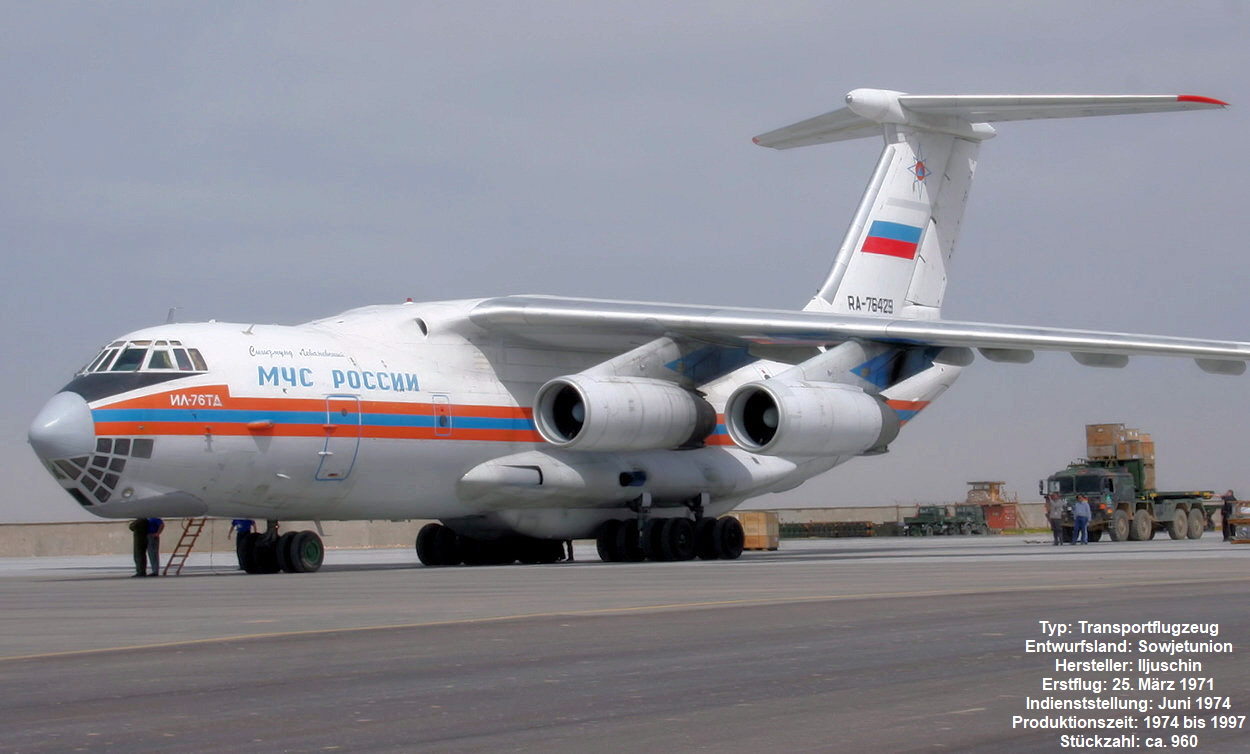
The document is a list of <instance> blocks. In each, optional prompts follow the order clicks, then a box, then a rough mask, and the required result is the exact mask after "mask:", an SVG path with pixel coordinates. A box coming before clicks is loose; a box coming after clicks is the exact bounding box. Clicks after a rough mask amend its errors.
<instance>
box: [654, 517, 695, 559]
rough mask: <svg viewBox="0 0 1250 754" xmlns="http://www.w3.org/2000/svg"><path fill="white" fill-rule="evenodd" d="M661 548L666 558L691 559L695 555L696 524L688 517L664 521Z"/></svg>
mask: <svg viewBox="0 0 1250 754" xmlns="http://www.w3.org/2000/svg"><path fill="white" fill-rule="evenodd" d="M660 549H661V551H662V552H663V554H664V559H665V560H690V559H691V558H693V557H694V525H693V524H691V523H690V519H688V518H670V519H666V520H665V521H664V527H663V529H662V530H661V533H660Z"/></svg>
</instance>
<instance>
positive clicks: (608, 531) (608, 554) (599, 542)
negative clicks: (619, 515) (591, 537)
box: [595, 518, 621, 563]
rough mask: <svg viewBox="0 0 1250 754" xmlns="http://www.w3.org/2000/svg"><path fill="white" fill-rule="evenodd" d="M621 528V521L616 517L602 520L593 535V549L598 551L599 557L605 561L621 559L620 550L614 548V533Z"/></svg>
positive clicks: (610, 561) (611, 561)
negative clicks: (595, 533) (597, 531)
mask: <svg viewBox="0 0 1250 754" xmlns="http://www.w3.org/2000/svg"><path fill="white" fill-rule="evenodd" d="M620 530H621V522H620V521H619V520H617V519H615V518H614V519H612V520H610V521H604V522H603V524H602V525H600V526H599V533H598V534H597V535H595V549H597V550H598V551H599V559H600V560H602V561H603V562H605V563H615V562H616V561H618V560H621V552H620V550H618V549H616V535H617V534H618V533H619V532H620Z"/></svg>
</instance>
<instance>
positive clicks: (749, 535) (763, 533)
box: [730, 511, 781, 550]
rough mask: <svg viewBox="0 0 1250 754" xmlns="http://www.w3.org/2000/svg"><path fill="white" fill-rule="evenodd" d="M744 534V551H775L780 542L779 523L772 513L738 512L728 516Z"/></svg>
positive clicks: (775, 515)
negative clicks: (734, 519)
mask: <svg viewBox="0 0 1250 754" xmlns="http://www.w3.org/2000/svg"><path fill="white" fill-rule="evenodd" d="M730 515H732V516H733V517H734V518H736V519H738V523H740V524H742V531H743V533H744V534H746V542H745V544H743V546H742V549H744V550H776V549H777V546H778V545H779V544H780V542H781V521H780V519H779V518H777V514H776V513H774V512H773V511H738V512H737V513H732V514H730Z"/></svg>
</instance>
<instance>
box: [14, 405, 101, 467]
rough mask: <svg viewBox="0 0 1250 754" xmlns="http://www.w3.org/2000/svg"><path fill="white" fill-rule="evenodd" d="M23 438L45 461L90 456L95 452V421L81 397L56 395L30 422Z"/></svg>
mask: <svg viewBox="0 0 1250 754" xmlns="http://www.w3.org/2000/svg"><path fill="white" fill-rule="evenodd" d="M26 436H27V438H28V439H29V440H30V445H31V447H32V448H34V449H35V453H36V454H37V455H38V456H39V457H40V458H41V459H42V460H44V461H54V460H57V459H59V458H76V457H79V456H85V455H90V454H91V452H92V451H94V450H95V440H96V438H95V420H94V419H92V417H91V409H90V408H89V407H88V406H87V401H85V400H83V397H82V396H81V395H79V394H78V393H57V394H56V395H54V396H52V400H50V401H48V403H47V405H45V406H44V407H43V410H41V411H40V412H39V415H38V416H36V417H35V420H34V421H33V422H31V425H30V430H29V432H28V433H27V435H26Z"/></svg>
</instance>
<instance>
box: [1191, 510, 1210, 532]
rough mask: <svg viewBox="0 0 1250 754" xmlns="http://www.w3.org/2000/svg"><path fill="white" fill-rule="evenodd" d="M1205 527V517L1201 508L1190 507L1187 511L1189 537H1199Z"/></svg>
mask: <svg viewBox="0 0 1250 754" xmlns="http://www.w3.org/2000/svg"><path fill="white" fill-rule="evenodd" d="M1206 528H1207V518H1206V516H1205V515H1203V512H1202V509H1200V508H1191V509H1190V511H1189V538H1190V539H1201V538H1202V532H1203V530H1205V529H1206Z"/></svg>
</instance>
